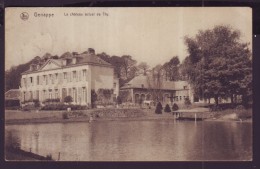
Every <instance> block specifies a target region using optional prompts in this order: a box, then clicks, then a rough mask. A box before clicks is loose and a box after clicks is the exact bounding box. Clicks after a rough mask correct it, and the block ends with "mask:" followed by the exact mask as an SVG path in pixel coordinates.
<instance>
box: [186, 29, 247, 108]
mask: <svg viewBox="0 0 260 169" xmlns="http://www.w3.org/2000/svg"><path fill="white" fill-rule="evenodd" d="M185 44H186V45H187V47H188V53H189V56H188V57H187V58H186V59H185V60H184V64H185V65H184V67H186V69H185V71H184V72H185V73H186V75H187V76H188V79H189V81H190V83H191V84H192V86H193V88H194V91H195V94H197V95H198V96H199V97H200V98H212V97H213V98H214V99H215V103H216V104H218V100H219V97H230V98H231V100H232V102H233V96H234V95H242V96H243V97H244V99H243V100H244V102H245V104H246V102H247V101H246V98H249V97H250V93H252V92H251V91H252V60H251V52H250V50H249V47H248V45H249V44H248V43H241V42H240V32H239V31H238V30H234V29H233V28H231V27H229V26H223V25H220V26H215V27H214V28H213V29H212V30H210V29H208V30H204V31H202V30H201V31H199V32H198V34H197V35H196V37H195V38H189V37H186V38H185ZM243 97H242V98H243Z"/></svg>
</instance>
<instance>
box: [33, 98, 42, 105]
mask: <svg viewBox="0 0 260 169" xmlns="http://www.w3.org/2000/svg"><path fill="white" fill-rule="evenodd" d="M33 103H34V107H40V106H41V104H40V101H39V100H38V99H34V100H33Z"/></svg>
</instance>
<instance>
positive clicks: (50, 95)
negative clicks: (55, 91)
mask: <svg viewBox="0 0 260 169" xmlns="http://www.w3.org/2000/svg"><path fill="white" fill-rule="evenodd" d="M49 99H52V90H51V89H50V90H49Z"/></svg>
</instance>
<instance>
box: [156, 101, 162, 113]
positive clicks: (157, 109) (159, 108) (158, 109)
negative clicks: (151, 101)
mask: <svg viewBox="0 0 260 169" xmlns="http://www.w3.org/2000/svg"><path fill="white" fill-rule="evenodd" d="M162 109H163V107H162V104H161V102H158V103H157V105H156V108H155V113H156V114H162Z"/></svg>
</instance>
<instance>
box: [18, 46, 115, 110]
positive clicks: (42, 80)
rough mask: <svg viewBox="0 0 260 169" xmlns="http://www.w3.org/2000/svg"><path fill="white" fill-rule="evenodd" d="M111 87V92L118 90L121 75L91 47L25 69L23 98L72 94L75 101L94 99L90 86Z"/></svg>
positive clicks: (40, 99) (82, 101)
mask: <svg viewBox="0 0 260 169" xmlns="http://www.w3.org/2000/svg"><path fill="white" fill-rule="evenodd" d="M92 89H94V90H95V91H98V90H99V89H110V90H112V91H113V94H112V96H113V97H116V96H117V95H118V92H119V83H118V79H117V78H115V76H114V68H113V66H112V65H111V64H110V63H107V62H106V61H104V60H102V59H100V58H99V57H98V56H96V55H95V51H94V50H93V49H92V50H89V51H88V52H84V53H82V54H70V55H67V56H66V57H63V58H57V59H48V60H46V61H45V62H44V63H41V64H32V65H30V69H29V70H28V71H25V72H23V73H22V78H21V86H20V89H19V90H20V92H21V102H24V101H31V100H34V99H36V100H39V101H40V102H41V103H42V102H44V101H45V100H46V99H60V101H61V102H63V101H64V98H65V97H66V96H72V98H73V102H72V103H73V104H78V105H87V104H90V103H91V90H92Z"/></svg>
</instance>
